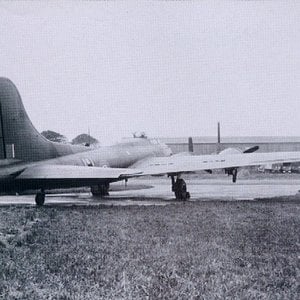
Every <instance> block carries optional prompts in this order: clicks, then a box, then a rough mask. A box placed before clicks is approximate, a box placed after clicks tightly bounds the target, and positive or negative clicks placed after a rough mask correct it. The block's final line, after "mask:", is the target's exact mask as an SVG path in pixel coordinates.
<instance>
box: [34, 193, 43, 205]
mask: <svg viewBox="0 0 300 300" xmlns="http://www.w3.org/2000/svg"><path fill="white" fill-rule="evenodd" d="M44 203H45V193H42V192H38V193H37V194H36V195H35V204H36V205H37V206H43V205H44Z"/></svg>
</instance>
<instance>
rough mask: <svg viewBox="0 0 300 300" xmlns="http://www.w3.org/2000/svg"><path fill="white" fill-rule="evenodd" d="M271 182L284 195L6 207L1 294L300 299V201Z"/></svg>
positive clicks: (0, 230)
mask: <svg viewBox="0 0 300 300" xmlns="http://www.w3.org/2000/svg"><path fill="white" fill-rule="evenodd" d="M272 180H273V179H272ZM252 183H253V181H252ZM226 184H227V183H226ZM226 184H225V183H224V185H226ZM246 185H250V186H251V184H250V181H249V182H248V184H244V185H240V187H239V188H238V189H240V190H243V189H244V188H245V186H246ZM269 185H270V182H269ZM271 185H274V186H276V187H277V188H278V186H280V185H284V186H285V188H283V189H282V190H280V189H279V191H281V192H282V193H284V192H286V193H287V195H286V196H285V197H278V198H274V197H273V198H268V199H261V200H256V201H254V200H241V199H240V200H236V199H233V197H230V198H228V199H227V200H226V199H225V198H222V199H221V200H217V199H216V198H215V194H214V197H212V198H210V197H206V196H205V197H203V198H197V199H194V201H190V202H186V203H180V202H176V201H172V200H170V199H152V200H151V199H150V200H149V199H143V198H141V199H135V200H134V201H137V203H136V204H139V202H138V201H145V202H147V203H148V202H151V201H154V202H155V201H158V202H163V203H165V202H167V203H168V204H169V205H140V206H139V205H132V203H130V205H128V206H120V205H117V206H115V205H104V204H102V203H98V202H96V203H97V204H96V205H91V204H90V202H88V203H87V204H86V205H84V203H81V204H80V205H78V206H77V205H74V204H72V203H71V204H70V203H66V204H64V203H60V204H55V203H50V204H48V205H46V206H45V207H42V208H36V207H35V206H33V205H31V204H22V205H15V204H14V205H11V204H6V205H3V206H1V207H0V299H1V297H2V298H3V299H147V298H148V299H193V298H194V299H197V298H198V299H225V298H226V299H299V297H300V285H299V282H300V197H299V196H298V195H296V196H291V195H290V194H291V193H288V192H287V191H286V186H290V185H288V184H287V183H286V182H285V181H284V182H282V180H281V179H280V180H279V181H278V182H277V184H276V183H272V184H271ZM204 186H205V185H202V186H200V188H201V190H202V191H203V189H204ZM216 186H217V185H216ZM252 186H253V188H254V189H255V188H256V187H257V185H256V184H254V183H253V184H252ZM261 186H262V187H263V188H264V189H265V188H266V186H267V184H266V183H265V184H262V185H261ZM299 186H300V185H299ZM299 186H298V187H299ZM289 188H292V189H293V188H295V187H294V185H291V186H290V187H289ZM256 192H257V191H256ZM256 192H255V193H256ZM247 193H248V192H247ZM19 197H23V196H19ZM26 197H28V196H26ZM5 199H6V200H7V198H5ZM123 200H124V199H123ZM115 201H117V200H115ZM118 201H119V202H122V201H121V200H118ZM125 201H126V199H125ZM134 201H133V202H134ZM0 204H1V197H0Z"/></svg>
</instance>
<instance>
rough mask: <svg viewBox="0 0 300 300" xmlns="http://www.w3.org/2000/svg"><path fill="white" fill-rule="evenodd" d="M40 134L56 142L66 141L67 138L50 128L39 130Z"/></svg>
mask: <svg viewBox="0 0 300 300" xmlns="http://www.w3.org/2000/svg"><path fill="white" fill-rule="evenodd" d="M41 135H42V136H44V137H45V138H46V139H47V140H49V141H51V142H57V143H66V142H67V138H66V137H65V136H64V135H62V134H60V133H58V132H55V131H52V130H45V131H42V132H41Z"/></svg>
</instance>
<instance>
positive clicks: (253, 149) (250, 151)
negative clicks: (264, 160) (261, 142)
mask: <svg viewBox="0 0 300 300" xmlns="http://www.w3.org/2000/svg"><path fill="white" fill-rule="evenodd" d="M258 149H259V146H254V147H251V148H248V149H246V150H245V151H244V152H243V153H253V152H255V151H257V150H258Z"/></svg>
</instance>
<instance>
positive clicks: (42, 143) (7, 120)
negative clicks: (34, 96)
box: [0, 78, 78, 161]
mask: <svg viewBox="0 0 300 300" xmlns="http://www.w3.org/2000/svg"><path fill="white" fill-rule="evenodd" d="M0 127H1V128H0V158H1V159H6V158H8V159H9V158H16V159H20V160H23V161H38V160H43V159H50V158H54V157H57V156H61V155H66V154H71V153H73V152H78V151H73V149H72V147H71V146H70V145H62V144H56V143H53V142H50V141H48V140H47V139H45V138H44V137H43V136H42V135H41V134H40V133H39V132H38V131H37V130H36V129H35V128H34V126H33V125H32V123H31V121H30V119H29V117H28V115H27V113H26V111H25V108H24V106H23V103H22V100H21V97H20V94H19V92H18V90H17V88H16V86H15V85H14V84H13V83H12V82H11V81H10V80H9V79H7V78H0Z"/></svg>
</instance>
